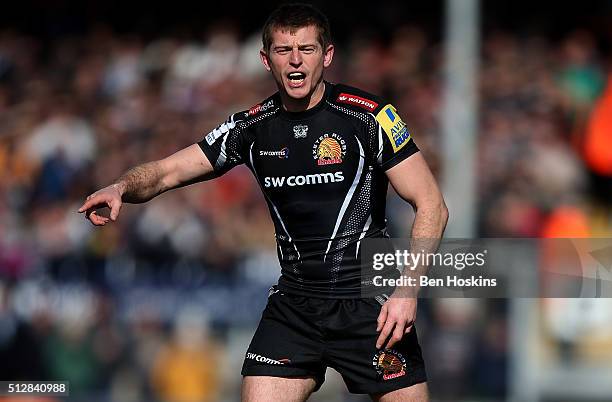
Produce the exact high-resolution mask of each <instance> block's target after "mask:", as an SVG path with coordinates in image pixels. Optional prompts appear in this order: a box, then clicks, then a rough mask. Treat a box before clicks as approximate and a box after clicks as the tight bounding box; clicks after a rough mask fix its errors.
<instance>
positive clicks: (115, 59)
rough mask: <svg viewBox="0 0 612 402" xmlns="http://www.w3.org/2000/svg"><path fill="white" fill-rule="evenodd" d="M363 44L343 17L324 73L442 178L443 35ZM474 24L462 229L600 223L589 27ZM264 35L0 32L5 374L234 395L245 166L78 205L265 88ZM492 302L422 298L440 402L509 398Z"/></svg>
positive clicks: (122, 396)
mask: <svg viewBox="0 0 612 402" xmlns="http://www.w3.org/2000/svg"><path fill="white" fill-rule="evenodd" d="M379 39H380V38H376V37H373V36H372V35H369V34H367V33H359V32H355V34H354V35H353V37H352V39H351V40H350V41H349V42H348V43H343V44H339V45H338V48H337V53H336V56H335V60H334V64H333V66H332V68H331V69H330V71H329V73H328V75H327V77H326V78H327V79H328V80H330V81H333V82H342V83H346V84H349V85H353V86H356V87H360V88H362V89H364V90H367V91H370V92H373V93H377V94H381V95H383V96H384V97H386V98H388V99H390V100H391V101H392V102H393V103H394V105H395V106H396V107H397V108H398V110H399V112H400V114H401V115H402V117H403V118H404V120H405V121H406V122H407V124H408V126H409V127H410V129H411V131H412V133H413V137H414V138H415V140H416V142H417V144H418V145H419V147H420V148H421V149H422V151H423V153H424V154H425V157H426V159H427V160H428V162H429V163H430V165H431V166H432V168H433V170H434V172H435V173H436V174H438V173H439V172H440V171H441V169H440V167H441V164H442V163H443V160H441V159H440V155H441V153H440V152H439V151H440V149H441V147H443V146H444V144H443V143H442V138H441V133H440V113H441V110H442V107H441V105H442V99H441V92H442V89H443V88H442V85H443V79H442V77H443V47H442V44H441V43H436V42H434V41H433V40H432V39H431V38H430V37H429V36H428V35H427V34H426V33H425V32H424V31H423V30H421V29H419V28H417V27H414V26H404V27H398V28H397V29H396V30H395V31H394V32H393V35H392V37H391V38H389V40H385V41H382V40H379ZM482 39H483V43H482V59H481V63H480V79H479V88H478V94H479V98H480V102H479V104H480V110H479V118H480V122H481V124H480V133H479V137H478V152H477V154H478V157H479V160H478V167H479V168H478V180H479V181H478V183H479V186H478V192H479V194H478V200H479V205H478V211H479V217H478V218H479V222H478V228H479V229H478V235H479V236H485V237H486V236H488V237H537V236H541V235H551V236H555V235H559V234H560V231H559V230H557V231H554V230H553V229H554V228H555V227H561V228H567V227H568V226H567V224H566V223H567V222H568V220H569V221H570V222H573V223H574V224H575V225H576V227H577V228H579V229H580V230H584V231H585V232H580V233H587V234H589V235H594V234H597V235H605V234H609V233H611V230H612V224H611V221H610V214H609V204H608V202H607V201H609V200H606V198H605V195H604V196H603V197H602V194H601V193H602V192H601V191H594V190H598V189H601V188H602V187H601V186H599V185H598V186H593V183H603V187H604V188H605V186H606V185H608V186H610V183H611V182H610V177H608V176H607V175H606V173H605V172H604V173H602V172H597V171H593V169H592V168H591V167H590V166H589V164H588V160H587V159H585V155H584V152H583V148H584V147H583V143H584V140H585V133H586V132H587V128H588V127H589V125H588V122H589V119H590V118H591V114H592V111H593V109H594V106H595V105H596V104H597V102H598V99H600V98H601V96H602V94H604V90H605V88H606V83H607V80H608V76H607V74H608V70H607V68H608V64H607V63H609V61H610V60H609V59H606V55H604V54H601V53H600V51H599V48H598V44H597V42H596V38H594V37H593V36H591V35H590V34H589V33H588V32H587V31H574V32H568V33H567V35H566V36H565V37H563V38H561V39H558V40H555V41H552V40H550V39H547V38H546V37H544V36H537V35H530V36H529V35H528V36H520V35H516V34H509V33H505V32H491V33H489V34H487V35H486V36H484V37H483V38H482ZM260 47H261V44H260V36H259V33H256V34H253V35H252V36H244V35H240V34H239V32H237V31H236V30H235V29H233V28H232V26H229V25H225V26H215V27H212V28H211V29H210V30H209V31H207V33H206V35H203V36H202V37H200V38H195V39H190V40H187V39H184V38H176V37H162V38H157V39H154V40H144V39H143V38H141V37H139V36H138V35H135V34H130V35H119V34H117V33H114V32H112V30H110V29H109V28H107V27H105V26H96V27H93V28H92V29H91V31H90V33H88V34H87V35H81V36H74V37H72V36H64V37H58V38H55V39H49V38H46V39H41V38H35V37H30V36H26V35H23V34H20V33H19V32H16V31H7V30H4V31H3V30H0V362H1V363H0V379H3V380H9V379H17V378H23V379H26V378H27V379H68V380H69V381H70V383H71V387H72V392H73V395H76V396H79V395H81V396H82V397H83V398H84V399H86V400H89V401H91V400H100V401H102V400H122V401H144V400H161V401H184V402H188V401H206V400H224V399H223V398H224V397H223V396H224V395H225V398H227V400H232V399H233V398H232V397H231V395H234V396H235V393H234V394H232V392H235V389H237V384H238V381H239V364H240V362H241V359H242V354H243V353H244V351H245V350H246V345H245V342H248V336H249V335H250V331H251V330H252V328H253V327H254V326H255V325H256V323H257V321H258V318H259V314H260V311H261V309H262V308H263V305H264V303H265V297H266V289H267V287H268V286H270V285H271V284H272V283H274V282H275V280H276V278H277V276H278V273H279V267H278V262H277V261H276V255H275V249H274V236H273V227H272V224H271V222H270V219H269V217H268V211H267V207H266V206H265V203H264V202H263V198H262V196H261V195H260V193H259V189H258V188H257V185H256V183H255V180H253V178H252V177H251V175H250V172H249V171H248V169H246V168H244V167H241V168H236V169H234V170H233V171H231V172H230V173H228V174H227V175H226V176H224V177H223V178H222V179H217V180H214V181H212V182H208V183H204V184H198V185H194V186H190V187H188V188H186V189H182V190H178V191H174V192H171V193H168V194H164V195H162V196H160V197H159V198H157V199H155V200H154V201H152V202H149V203H147V204H145V205H139V206H128V205H126V206H124V208H123V210H122V213H121V216H120V218H119V220H118V222H116V223H114V224H111V225H106V226H105V227H103V228H95V229H94V228H93V227H92V226H91V225H89V224H88V223H87V222H86V220H85V219H84V217H83V216H82V215H79V214H77V213H76V210H77V208H78V207H79V206H80V204H81V203H82V201H83V200H84V198H85V197H86V196H87V195H88V194H90V193H92V192H93V191H95V190H96V189H98V188H101V187H103V186H106V185H108V184H110V183H112V181H113V180H114V179H116V178H117V177H118V176H119V175H120V174H121V173H123V172H124V171H125V170H126V169H128V168H129V167H131V166H134V165H135V164H138V163H142V162H144V161H149V160H154V159H160V158H162V157H164V156H167V155H169V154H170V153H172V152H175V151H177V150H179V149H181V148H182V147H185V146H187V145H190V144H192V143H194V142H196V141H199V140H200V139H202V138H203V136H204V135H206V133H207V132H208V131H209V130H211V129H212V128H213V127H215V126H216V125H217V124H219V123H221V122H222V121H224V120H225V119H226V117H227V116H228V115H229V114H230V113H233V112H236V111H238V110H244V109H248V108H249V107H250V106H253V105H255V104H257V103H258V102H259V101H260V100H261V99H263V98H265V97H267V96H268V95H270V94H271V93H272V92H274V91H275V86H274V83H273V82H272V79H271V78H270V77H268V76H267V73H266V72H265V70H264V69H263V67H262V66H260V65H259V58H258V52H259V49H260ZM608 57H609V56H608ZM611 114H612V112H611ZM610 152H612V151H610ZM611 176H612V174H611ZM390 203H392V204H393V205H394V207H393V208H389V215H390V216H389V218H390V219H389V220H390V222H391V224H392V234H393V235H396V236H399V235H406V234H408V233H409V227H404V226H405V222H407V218H408V217H409V216H410V214H411V211H410V209H409V208H408V206H407V205H402V206H400V203H399V202H398V200H397V199H396V198H393V197H391V199H390ZM451 215H452V211H451ZM564 219H565V220H564ZM555 225H556V226H555ZM561 232H562V231H561ZM566 235H567V236H569V237H571V236H574V235H575V234H574V233H569V234H567V233H566ZM609 237H612V236H609ZM505 317H506V312H505V305H503V304H501V303H493V302H485V301H477V300H463V301H460V302H456V301H453V302H449V301H445V300H430V301H425V302H424V303H423V307H422V308H421V310H420V312H419V320H420V323H421V324H420V325H421V326H420V328H419V331H420V332H419V335H420V337H421V339H422V342H423V346H424V349H425V352H426V353H427V350H436V351H437V352H436V353H442V354H443V355H444V356H445V358H444V359H442V360H443V361H441V362H436V364H432V365H431V366H430V367H431V369H430V375H431V378H432V382H433V383H434V385H432V387H433V388H435V389H436V390H437V391H436V392H438V393H439V395H438V396H439V397H440V398H442V397H444V396H445V395H447V396H449V397H450V396H457V395H463V394H470V395H481V396H488V397H495V396H500V395H503V394H504V393H505V390H506V386H507V384H506V370H507V343H506V338H505V337H506V334H507V331H506V329H505V326H506V322H505ZM243 333H244V334H243ZM245 340H246V341H245ZM426 358H427V355H426ZM236 365H238V367H236ZM436 380H438V381H439V382H438V383H437V384H436V383H435V381H436ZM436 385H437V386H436ZM231 390H234V391H231ZM227 395H230V396H227ZM347 400H348V399H347Z"/></svg>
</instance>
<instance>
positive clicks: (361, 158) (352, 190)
mask: <svg viewBox="0 0 612 402" xmlns="http://www.w3.org/2000/svg"><path fill="white" fill-rule="evenodd" d="M355 139H356V140H357V144H358V145H359V166H358V167H357V173H356V174H355V178H354V179H353V184H352V185H351V188H350V189H349V191H348V193H347V194H346V197H344V202H343V203H342V207H341V208H340V212H339V213H338V219H336V226H335V227H334V233H332V235H331V238H330V239H329V243H328V244H327V250H325V256H324V257H323V262H325V260H326V259H327V253H329V249H330V248H331V244H332V240H334V238H335V237H336V235H337V234H338V228H339V227H340V222H342V218H343V217H344V213H345V212H346V209H347V208H348V205H349V204H350V202H351V199H352V198H353V194H354V193H355V189H356V188H357V184H359V179H360V178H361V173H362V172H363V162H364V160H365V154H364V152H363V147H362V146H361V141H359V138H357V136H355Z"/></svg>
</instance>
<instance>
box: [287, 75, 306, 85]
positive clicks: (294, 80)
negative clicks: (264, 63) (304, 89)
mask: <svg viewBox="0 0 612 402" xmlns="http://www.w3.org/2000/svg"><path fill="white" fill-rule="evenodd" d="M287 78H288V79H289V83H290V84H291V86H300V85H301V84H302V83H303V82H304V79H305V78H306V74H304V73H300V72H295V73H289V74H287Z"/></svg>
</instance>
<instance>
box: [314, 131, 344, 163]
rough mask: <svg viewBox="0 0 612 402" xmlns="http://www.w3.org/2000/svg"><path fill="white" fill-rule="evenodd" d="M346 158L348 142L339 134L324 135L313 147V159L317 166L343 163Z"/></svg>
mask: <svg viewBox="0 0 612 402" xmlns="http://www.w3.org/2000/svg"><path fill="white" fill-rule="evenodd" d="M345 156H346V141H345V140H344V139H343V138H342V137H341V136H340V135H338V134H336V133H332V134H323V135H322V136H320V137H319V139H317V140H316V141H315V143H314V144H313V145H312V157H313V159H314V160H316V161H317V165H319V166H323V165H333V164H336V163H342V160H343V159H344V157H345Z"/></svg>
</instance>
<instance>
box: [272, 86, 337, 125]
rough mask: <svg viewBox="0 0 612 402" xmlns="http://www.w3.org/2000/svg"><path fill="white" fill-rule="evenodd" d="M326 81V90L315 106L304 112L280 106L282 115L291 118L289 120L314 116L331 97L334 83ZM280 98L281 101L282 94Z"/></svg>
mask: <svg viewBox="0 0 612 402" xmlns="http://www.w3.org/2000/svg"><path fill="white" fill-rule="evenodd" d="M324 82H325V92H324V93H323V97H322V98H321V100H320V101H319V103H317V104H316V105H314V106H313V107H311V108H310V109H308V110H304V111H303V112H289V111H287V110H285V108H283V107H282V106H281V108H280V114H281V116H283V117H285V118H287V119H289V120H303V119H306V118H308V117H311V116H314V115H315V114H316V113H318V112H319V111H321V110H323V109H324V108H325V105H326V101H327V99H328V98H329V96H330V94H331V91H332V86H333V85H332V84H330V83H329V82H327V81H324ZM278 99H279V101H280V95H278Z"/></svg>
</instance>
